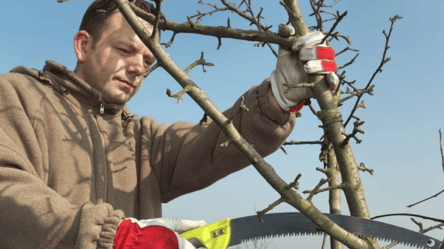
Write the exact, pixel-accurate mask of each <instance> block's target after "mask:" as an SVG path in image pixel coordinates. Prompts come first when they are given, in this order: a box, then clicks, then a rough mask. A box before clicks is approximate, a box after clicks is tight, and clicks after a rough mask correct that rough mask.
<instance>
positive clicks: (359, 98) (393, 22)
mask: <svg viewBox="0 0 444 249" xmlns="http://www.w3.org/2000/svg"><path fill="white" fill-rule="evenodd" d="M398 19H402V16H399V15H395V16H394V17H393V18H390V21H391V23H392V24H391V26H390V31H389V34H388V35H386V32H385V30H384V31H383V33H384V35H385V37H386V40H385V47H384V53H383V54H382V60H381V63H380V64H379V66H378V68H377V69H376V71H375V72H374V73H373V75H372V77H371V78H370V81H369V82H368V83H367V86H366V87H365V89H368V88H369V87H370V85H371V83H372V82H373V79H374V78H375V77H376V74H377V73H379V72H381V71H382V66H384V64H385V63H387V62H388V61H389V59H390V57H388V58H387V59H386V58H385V56H386V54H387V50H388V49H389V45H388V44H389V41H390V36H391V34H392V31H393V25H394V24H395V21H396V20H398ZM361 97H362V95H361V96H359V97H358V99H357V100H356V103H355V106H354V107H353V109H352V111H351V113H350V116H349V117H348V118H347V121H345V123H344V128H345V127H346V126H347V124H348V122H349V121H350V119H351V117H352V116H353V114H354V113H355V111H356V110H357V106H358V103H359V101H360V100H361Z"/></svg>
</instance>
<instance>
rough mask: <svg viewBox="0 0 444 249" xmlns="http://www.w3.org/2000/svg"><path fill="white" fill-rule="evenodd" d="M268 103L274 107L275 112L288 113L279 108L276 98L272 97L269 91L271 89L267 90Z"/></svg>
mask: <svg viewBox="0 0 444 249" xmlns="http://www.w3.org/2000/svg"><path fill="white" fill-rule="evenodd" d="M268 101H269V102H270V105H271V106H273V107H274V109H276V110H277V111H279V112H280V113H282V114H288V113H290V112H288V111H286V110H284V109H282V108H281V106H280V105H279V104H278V102H277V100H276V98H275V97H274V95H273V92H272V91H271V88H270V89H268Z"/></svg>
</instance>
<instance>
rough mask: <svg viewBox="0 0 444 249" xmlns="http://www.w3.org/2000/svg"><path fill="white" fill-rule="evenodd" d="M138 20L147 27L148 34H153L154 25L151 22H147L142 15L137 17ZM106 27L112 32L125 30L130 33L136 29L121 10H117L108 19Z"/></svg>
mask: <svg viewBox="0 0 444 249" xmlns="http://www.w3.org/2000/svg"><path fill="white" fill-rule="evenodd" d="M137 19H138V21H139V22H140V23H141V24H142V25H143V26H144V27H145V30H146V31H147V32H148V34H150V35H151V33H152V31H153V25H151V23H149V22H146V21H145V20H143V19H142V18H140V17H137ZM106 26H107V27H106V29H107V30H108V31H109V32H110V33H111V34H113V35H114V34H115V33H119V32H124V33H128V34H131V35H132V34H135V32H134V30H133V29H132V28H131V26H130V25H129V23H128V22H127V21H126V19H125V17H123V15H122V14H121V13H120V12H116V13H115V14H113V15H112V16H111V17H110V18H109V19H108V20H107V25H106Z"/></svg>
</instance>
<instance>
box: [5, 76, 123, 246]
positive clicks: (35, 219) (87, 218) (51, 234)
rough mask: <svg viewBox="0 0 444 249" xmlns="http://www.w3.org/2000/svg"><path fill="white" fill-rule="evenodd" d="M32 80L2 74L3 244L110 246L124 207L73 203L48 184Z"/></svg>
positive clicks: (38, 98)
mask: <svg viewBox="0 0 444 249" xmlns="http://www.w3.org/2000/svg"><path fill="white" fill-rule="evenodd" d="M34 84H36V81H35V80H34V79H32V78H31V77H28V76H24V75H21V74H5V75H0V119H1V121H0V210H1V212H0V223H1V224H0V245H1V248H6V249H9V248H14V249H17V248H18V249H21V248H45V249H46V248H97V247H103V248H112V242H113V238H114V234H115V231H116V229H117V226H118V224H119V223H118V222H119V221H120V220H121V219H122V218H124V214H123V212H121V211H116V210H113V209H112V207H111V205H109V204H100V205H93V204H92V203H86V204H84V205H82V206H81V207H79V206H76V205H73V204H72V203H70V202H69V201H68V200H66V199H65V198H63V197H62V196H61V195H60V194H58V193H57V192H55V191H54V190H52V189H51V188H49V187H48V186H47V184H46V181H47V179H48V174H49V169H48V165H47V156H48V146H47V145H45V138H44V133H45V131H44V121H42V120H41V117H42V116H41V115H40V108H39V107H40V103H41V101H42V99H43V98H44V94H43V93H42V92H40V91H39V90H38V89H37V88H36V87H35V86H34ZM38 84H40V83H38Z"/></svg>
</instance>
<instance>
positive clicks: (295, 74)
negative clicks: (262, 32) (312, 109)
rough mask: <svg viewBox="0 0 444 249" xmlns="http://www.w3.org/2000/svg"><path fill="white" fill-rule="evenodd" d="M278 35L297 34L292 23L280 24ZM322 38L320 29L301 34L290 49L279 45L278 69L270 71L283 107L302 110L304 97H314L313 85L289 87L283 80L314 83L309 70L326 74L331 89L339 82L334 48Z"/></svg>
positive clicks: (288, 82)
mask: <svg viewBox="0 0 444 249" xmlns="http://www.w3.org/2000/svg"><path fill="white" fill-rule="evenodd" d="M279 35H281V36H284V37H288V36H290V35H294V29H293V27H292V26H286V25H280V26H279ZM323 38H324V35H323V34H322V33H321V32H312V33H308V34H306V35H304V36H302V37H300V38H299V39H298V40H297V41H296V42H295V43H294V44H293V46H292V48H291V49H290V48H286V47H283V46H279V54H278V60H277V66H276V70H275V71H273V72H272V74H271V89H272V92H273V96H274V97H275V99H276V101H277V103H278V104H279V106H280V107H281V108H282V109H283V110H285V111H299V110H300V109H302V106H303V103H302V101H303V100H305V99H309V98H315V95H314V93H313V91H312V89H311V88H291V89H288V87H287V86H284V84H289V85H294V84H298V83H311V82H309V81H308V78H309V77H308V74H325V76H326V80H327V82H328V84H329V86H330V88H331V89H332V90H334V89H336V87H337V86H338V84H339V78H338V76H337V75H336V74H335V71H336V70H337V66H336V62H335V52H334V50H333V49H332V48H331V47H328V46H327V45H325V43H324V44H320V42H321V41H322V39H323ZM304 61H306V63H305V65H304ZM298 104H299V105H298Z"/></svg>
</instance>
